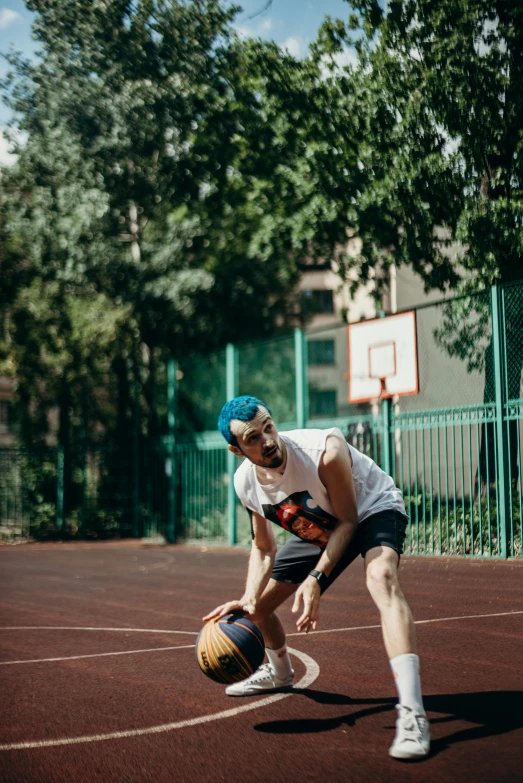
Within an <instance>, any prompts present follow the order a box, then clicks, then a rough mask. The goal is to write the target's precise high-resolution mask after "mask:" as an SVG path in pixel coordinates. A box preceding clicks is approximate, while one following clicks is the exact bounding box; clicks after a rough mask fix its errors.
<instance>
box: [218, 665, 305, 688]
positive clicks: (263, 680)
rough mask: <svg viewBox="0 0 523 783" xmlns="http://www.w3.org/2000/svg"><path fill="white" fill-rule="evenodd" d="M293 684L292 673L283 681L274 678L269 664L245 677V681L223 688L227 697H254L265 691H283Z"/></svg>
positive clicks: (274, 673)
mask: <svg viewBox="0 0 523 783" xmlns="http://www.w3.org/2000/svg"><path fill="white" fill-rule="evenodd" d="M293 684H294V672H293V671H291V674H290V675H289V676H288V677H285V679H283V680H281V679H280V678H279V677H276V672H275V671H274V669H273V668H272V666H271V665H270V663H264V664H263V665H262V666H260V668H259V669H257V670H256V671H255V672H254V674H251V676H250V677H247V679H246V680H242V681H241V682H235V683H234V685H228V686H227V688H225V693H226V694H227V696H256V694H258V693H264V692H265V691H275V690H284V689H286V688H292V686H293Z"/></svg>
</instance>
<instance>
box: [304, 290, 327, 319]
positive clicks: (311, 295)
mask: <svg viewBox="0 0 523 783" xmlns="http://www.w3.org/2000/svg"><path fill="white" fill-rule="evenodd" d="M302 294H303V297H304V299H305V303H306V305H308V306H309V307H310V309H311V311H312V312H313V313H333V312H334V295H333V292H332V291H331V290H329V289H326V288H322V289H320V290H318V289H313V288H306V289H305V290H304V291H302Z"/></svg>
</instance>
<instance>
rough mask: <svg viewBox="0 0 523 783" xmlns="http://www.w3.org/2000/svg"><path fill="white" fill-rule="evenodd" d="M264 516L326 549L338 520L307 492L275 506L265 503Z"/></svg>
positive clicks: (288, 498) (296, 494) (298, 493)
mask: <svg viewBox="0 0 523 783" xmlns="http://www.w3.org/2000/svg"><path fill="white" fill-rule="evenodd" d="M262 508H263V515H264V517H265V519H269V520H270V521H271V522H274V523H275V524H276V525H280V527H283V528H284V529H285V530H288V531H289V532H290V533H294V535H295V536H298V538H302V539H303V540H304V541H309V542H310V543H311V544H316V546H321V547H324V546H325V545H326V544H327V541H328V540H329V535H330V532H331V530H333V529H334V527H335V525H336V522H337V519H336V517H333V516H332V514H329V513H328V512H327V511H324V509H323V508H322V507H321V506H318V504H317V503H316V501H315V500H313V498H312V497H311V495H310V494H309V492H307V490H303V491H301V492H293V493H292V495H289V496H288V497H286V498H285V499H284V500H281V501H280V502H279V503H276V504H275V505H274V506H273V505H269V504H268V503H264V504H263V506H262Z"/></svg>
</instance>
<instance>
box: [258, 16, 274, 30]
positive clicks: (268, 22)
mask: <svg viewBox="0 0 523 783" xmlns="http://www.w3.org/2000/svg"><path fill="white" fill-rule="evenodd" d="M259 29H260V30H263V31H264V32H266V33H267V32H269V30H272V19H271V17H270V16H268V17H267V19H264V20H263V22H261V24H260V26H259Z"/></svg>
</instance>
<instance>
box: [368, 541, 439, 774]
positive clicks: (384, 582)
mask: <svg viewBox="0 0 523 783" xmlns="http://www.w3.org/2000/svg"><path fill="white" fill-rule="evenodd" d="M398 563H399V555H398V553H397V552H396V551H395V550H394V549H392V548H391V547H387V546H379V547H374V548H373V549H370V550H369V551H368V552H367V553H366V555H365V572H366V577H367V587H368V590H369V592H370V594H371V596H372V598H373V600H374V603H375V604H376V606H377V607H378V609H379V612H380V616H381V628H382V633H383V641H384V643H385V649H386V651H387V654H388V656H389V660H390V665H391V669H392V671H393V675H394V681H395V684H396V689H397V691H398V697H399V717H398V724H397V733H396V738H395V740H394V743H393V745H392V747H391V749H390V753H391V755H392V756H395V757H396V758H420V757H423V756H426V755H427V753H428V751H429V745H430V734H429V727H428V721H427V719H426V716H425V709H424V707H423V699H422V696H421V682H420V676H419V659H418V655H417V648H416V631H415V627H414V621H413V619H412V614H411V611H410V608H409V605H408V604H407V601H406V599H405V596H404V594H403V591H402V589H401V587H400V584H399V580H398Z"/></svg>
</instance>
